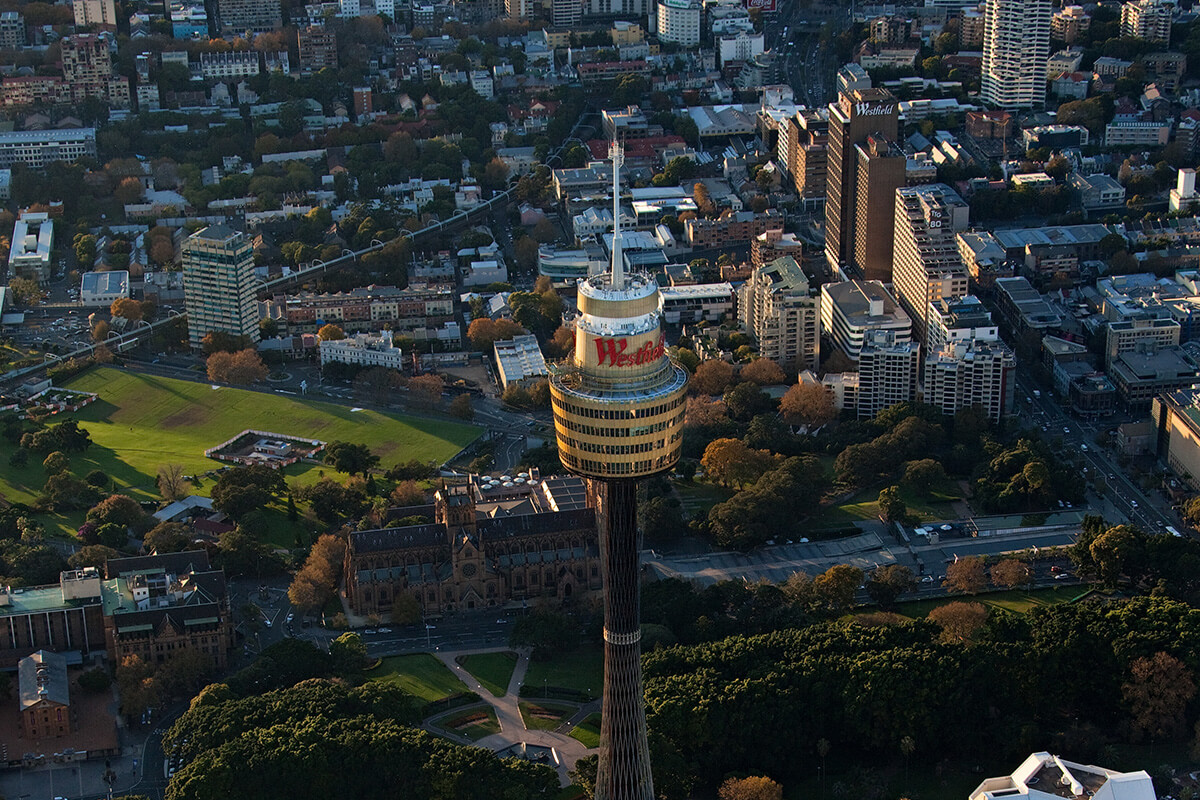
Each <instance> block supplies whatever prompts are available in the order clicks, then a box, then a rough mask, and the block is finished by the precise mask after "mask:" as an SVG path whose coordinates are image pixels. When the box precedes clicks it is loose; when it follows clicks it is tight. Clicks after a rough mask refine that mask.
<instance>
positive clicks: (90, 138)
mask: <svg viewBox="0 0 1200 800" xmlns="http://www.w3.org/2000/svg"><path fill="white" fill-rule="evenodd" d="M95 155H96V129H95V128H60V129H57V130H45V131H3V132H0V167H11V166H12V165H13V164H24V165H25V166H27V167H29V168H31V169H41V168H42V167H44V166H46V165H47V164H49V163H50V162H52V161H67V162H74V161H78V160H79V159H80V158H83V157H84V156H93V157H94V156H95Z"/></svg>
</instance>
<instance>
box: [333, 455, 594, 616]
mask: <svg viewBox="0 0 1200 800" xmlns="http://www.w3.org/2000/svg"><path fill="white" fill-rule="evenodd" d="M518 480H519V481H520V482H519V483H518ZM419 510H420V511H422V512H423V515H425V516H430V517H432V518H433V520H434V521H433V522H432V523H428V524H423V525H410V526H406V527H399V528H384V529H381V530H371V531H355V532H353V533H351V534H350V535H349V540H348V542H347V546H346V561H345V586H346V602H347V603H348V605H349V606H350V609H351V611H353V612H354V613H355V614H360V615H372V614H373V615H376V616H379V617H381V618H384V619H389V618H390V617H391V613H392V609H393V608H394V607H395V605H396V601H397V600H398V599H399V598H400V597H402V596H403V595H406V594H407V595H410V596H411V597H413V598H414V599H415V600H416V601H417V603H418V605H419V606H420V609H421V614H422V616H423V617H424V618H426V619H429V618H434V619H436V618H439V617H440V616H441V615H442V614H445V613H452V612H455V611H465V610H469V609H483V608H509V607H511V608H515V609H520V608H523V607H527V606H529V605H536V604H538V603H540V602H547V601H553V602H557V603H566V602H570V601H586V600H587V599H588V598H589V597H591V596H594V595H597V594H598V593H599V591H600V588H601V582H600V549H599V541H598V539H597V534H596V517H595V514H594V512H593V511H592V509H591V508H589V507H588V506H587V500H586V491H585V489H584V483H583V481H582V480H581V479H580V478H577V477H574V476H572V477H566V478H557V477H551V478H544V479H543V478H541V477H540V476H536V474H535V475H518V476H515V477H514V478H513V479H512V480H508V481H499V480H495V479H487V478H486V477H483V476H476V475H473V476H471V477H470V479H469V480H468V482H467V483H466V484H446V485H443V486H442V488H441V489H439V490H438V491H437V493H436V495H435V497H434V504H433V507H432V508H430V507H428V506H423V507H420V509H419Z"/></svg>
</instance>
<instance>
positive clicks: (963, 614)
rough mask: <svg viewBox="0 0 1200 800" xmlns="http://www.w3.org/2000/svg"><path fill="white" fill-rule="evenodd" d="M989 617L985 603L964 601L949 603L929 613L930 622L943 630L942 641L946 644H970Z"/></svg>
mask: <svg viewBox="0 0 1200 800" xmlns="http://www.w3.org/2000/svg"><path fill="white" fill-rule="evenodd" d="M987 617H988V611H987V608H986V607H985V606H984V605H983V603H964V602H962V601H955V602H953V603H947V604H946V605H944V606H938V607H937V608H935V609H933V610H932V611H930V612H929V621H930V622H932V623H934V624H935V625H937V626H938V627H939V628H941V629H942V640H943V641H946V642H969V641H970V640H971V637H973V636H974V635H975V632H976V631H978V630H979V629H980V628H981V627H983V623H984V622H986V621H987Z"/></svg>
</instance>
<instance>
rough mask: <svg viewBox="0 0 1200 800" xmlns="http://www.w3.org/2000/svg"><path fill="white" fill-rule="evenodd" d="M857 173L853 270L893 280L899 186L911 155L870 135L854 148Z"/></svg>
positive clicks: (881, 279) (875, 279) (851, 269)
mask: <svg viewBox="0 0 1200 800" xmlns="http://www.w3.org/2000/svg"><path fill="white" fill-rule="evenodd" d="M854 151H855V158H856V160H857V168H858V177H857V178H856V179H855V184H856V187H857V197H858V199H857V201H856V202H855V204H854V214H855V220H854V258H853V260H852V261H851V262H850V271H851V272H852V273H853V274H855V275H861V276H862V277H864V278H866V279H867V280H873V281H883V282H885V283H890V282H891V280H892V226H893V225H894V223H895V220H896V190H897V189H899V188H901V187H903V186H904V185H905V182H906V170H907V167H908V157H907V156H906V155H905V154H904V151H903V150H902V149H900V147H899V146H898V145H897V144H895V143H893V142H890V141H888V140H887V139H885V138H883V137H881V136H874V135H872V136H868V137H867V140H866V141H865V142H863V143H862V144H860V145H856V146H855V148H854Z"/></svg>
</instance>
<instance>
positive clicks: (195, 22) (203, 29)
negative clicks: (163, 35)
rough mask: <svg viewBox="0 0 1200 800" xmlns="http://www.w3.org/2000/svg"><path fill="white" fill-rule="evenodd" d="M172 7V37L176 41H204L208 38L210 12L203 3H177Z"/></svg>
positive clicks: (173, 3) (172, 4)
mask: <svg viewBox="0 0 1200 800" xmlns="http://www.w3.org/2000/svg"><path fill="white" fill-rule="evenodd" d="M170 6H171V14H170V16H171V36H172V38H175V39H203V38H205V37H207V36H208V32H209V31H208V11H207V10H205V8H204V4H203V3H190V4H184V3H177V2H172V3H171V4H170Z"/></svg>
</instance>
